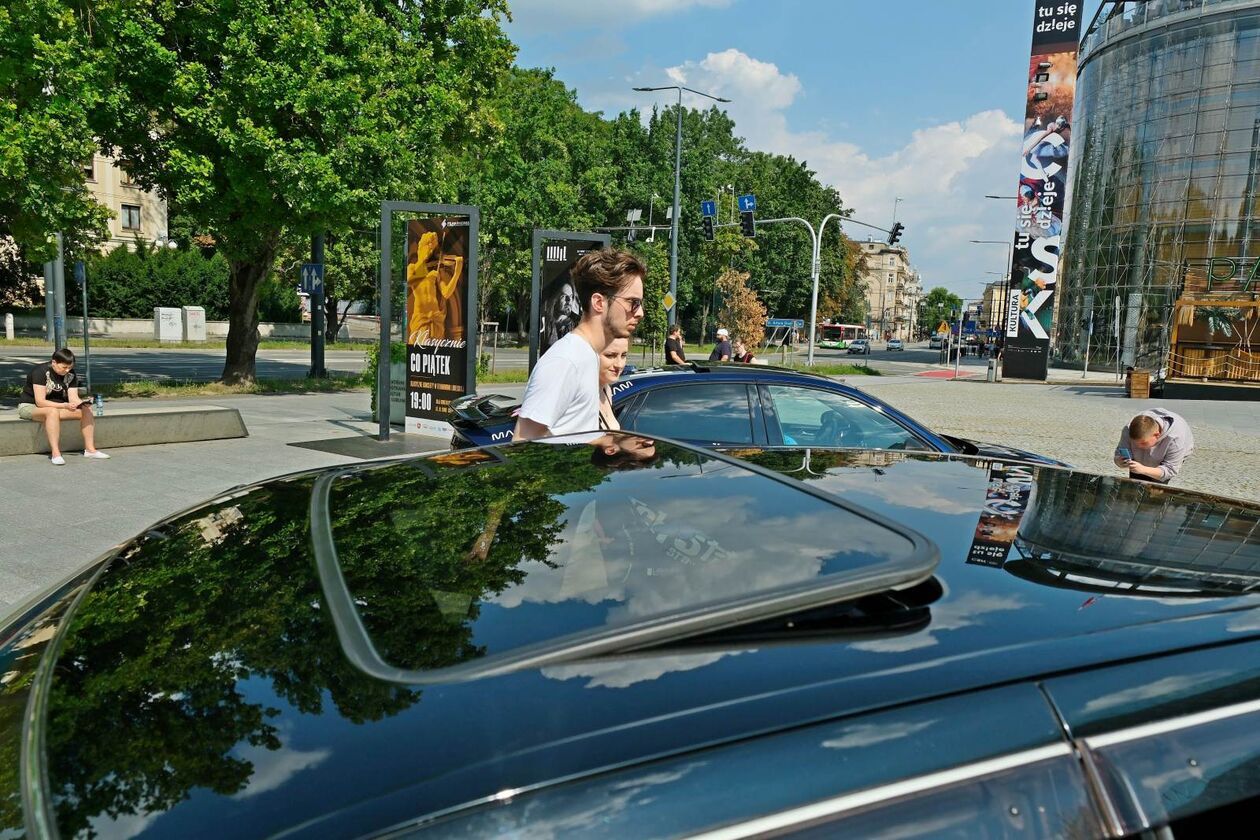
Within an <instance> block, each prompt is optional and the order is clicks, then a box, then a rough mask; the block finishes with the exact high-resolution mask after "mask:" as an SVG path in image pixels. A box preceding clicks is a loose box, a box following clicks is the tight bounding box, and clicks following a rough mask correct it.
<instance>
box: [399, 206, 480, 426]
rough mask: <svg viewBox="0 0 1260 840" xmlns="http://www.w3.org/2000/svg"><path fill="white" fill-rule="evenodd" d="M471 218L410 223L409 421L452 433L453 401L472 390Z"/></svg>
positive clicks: (434, 218)
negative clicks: (451, 415)
mask: <svg viewBox="0 0 1260 840" xmlns="http://www.w3.org/2000/svg"><path fill="white" fill-rule="evenodd" d="M469 257H470V248H469V219H468V218H467V217H465V216H441V217H432V218H427V219H412V220H410V221H409V222H408V223H407V310H406V311H407V320H406V329H407V422H406V429H407V431H409V432H418V433H421V434H437V435H442V434H449V431H450V426H449V425H448V424H447V422H446V421H447V418H448V417H449V416H450V413H451V410H450V406H451V401H452V400H454V399H456V398H458V397H461V396H463V395H464V394H465V393H468V390H469V383H468V381H467V367H468V365H467V362H468V341H467V339H468V336H469V334H470V332H471V331H470V330H469V328H468V318H469V317H470V312H471V311H472V307H471V306H470V305H469V303H470V302H469V300H468V269H469Z"/></svg>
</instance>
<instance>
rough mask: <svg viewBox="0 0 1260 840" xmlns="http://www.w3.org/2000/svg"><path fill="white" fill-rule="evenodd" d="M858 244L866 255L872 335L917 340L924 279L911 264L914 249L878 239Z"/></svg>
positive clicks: (865, 279)
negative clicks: (911, 250) (888, 243)
mask: <svg viewBox="0 0 1260 840" xmlns="http://www.w3.org/2000/svg"><path fill="white" fill-rule="evenodd" d="M858 245H859V247H860V248H861V249H862V255H863V256H864V257H865V258H866V268H865V270H864V271H863V273H862V274H861V279H862V281H863V283H864V284H865V286H866V311H867V317H868V319H869V322H870V332H871V335H872V337H874V338H876V339H884V338H900V339H903V340H905V341H910V340H913V339H914V338H915V336H916V335H917V333H918V326H919V325H918V311H919V300H920V299H921V298H922V297H923V280H922V277H921V276H920V274H919V272H918V271H916V270H915V269H914V268H913V267H912V266H911V265H910V252H909V251H907V250H906V249H905V248H903V247H902V246H900V245H887V244H885V243H883V242H876V241H874V240H867V241H866V242H859V243H858Z"/></svg>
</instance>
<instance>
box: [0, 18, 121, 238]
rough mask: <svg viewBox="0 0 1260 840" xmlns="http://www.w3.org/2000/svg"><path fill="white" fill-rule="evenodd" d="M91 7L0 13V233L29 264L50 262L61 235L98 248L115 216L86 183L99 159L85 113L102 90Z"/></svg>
mask: <svg viewBox="0 0 1260 840" xmlns="http://www.w3.org/2000/svg"><path fill="white" fill-rule="evenodd" d="M93 5H94V4H93ZM90 8H91V5H88V4H84V5H79V4H70V3H67V2H64V0H6V2H5V3H4V4H2V5H0V235H7V236H12V237H13V238H14V240H16V242H17V243H18V245H19V246H21V247H22V249H23V250H24V251H25V252H26V258H27V259H29V260H31V261H32V262H43V261H45V260H48V259H50V258H51V257H52V256H53V255H54V253H55V251H56V248H55V245H54V243H53V236H54V235H55V234H56V233H57V232H58V231H61V232H62V233H64V234H65V238H66V242H67V244H68V245H69V246H70V247H71V248H75V247H77V246H80V245H83V244H87V243H90V242H94V241H97V240H99V239H100V238H102V237H103V236H104V234H105V222H106V221H107V220H108V218H109V215H110V214H109V211H108V210H106V209H105V208H104V207H102V206H101V205H99V204H97V203H96V202H95V201H94V200H92V197H91V195H90V194H89V193H88V191H87V188H86V186H85V185H84V182H83V169H82V165H83V163H84V161H86V160H89V159H90V158H91V156H92V153H93V152H94V151H95V143H93V140H92V135H93V132H92V129H91V127H90V125H89V122H88V114H89V111H90V110H91V109H92V108H93V107H94V105H95V104H96V102H97V101H98V97H99V95H100V92H101V89H102V82H101V76H100V73H99V67H98V66H97V65H96V64H95V63H94V62H93V60H92V57H91V52H90V50H88V49H87V48H86V37H85V35H84V29H83V27H82V20H81V15H84V14H87V13H88V12H87V10H88V9H90Z"/></svg>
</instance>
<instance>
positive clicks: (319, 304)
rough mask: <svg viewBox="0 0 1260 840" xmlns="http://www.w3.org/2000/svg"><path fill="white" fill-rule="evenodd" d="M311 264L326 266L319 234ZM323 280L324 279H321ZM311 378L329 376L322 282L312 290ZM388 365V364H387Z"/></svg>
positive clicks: (312, 249)
mask: <svg viewBox="0 0 1260 840" xmlns="http://www.w3.org/2000/svg"><path fill="white" fill-rule="evenodd" d="M311 262H312V263H314V264H315V265H318V266H320V268H321V270H322V268H323V265H324V234H322V233H317V234H315V235H314V236H312V237H311ZM321 280H322V278H321ZM310 301H311V377H312V378H314V379H323V378H324V377H326V376H327V375H328V372H327V371H326V370H324V284H323V282H320V283H319V284H318V285H316V286H314V287H312V289H311V296H310ZM386 364H388V362H386Z"/></svg>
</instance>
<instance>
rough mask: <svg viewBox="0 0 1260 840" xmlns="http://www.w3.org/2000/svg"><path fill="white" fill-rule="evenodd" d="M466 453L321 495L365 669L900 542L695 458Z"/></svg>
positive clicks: (633, 611) (440, 658)
mask: <svg viewBox="0 0 1260 840" xmlns="http://www.w3.org/2000/svg"><path fill="white" fill-rule="evenodd" d="M605 440H615V443H614V444H612V445H605V444H601V443H600V442H596V444H595V445H564V446H557V445H542V444H525V445H519V446H512V447H505V448H502V449H487V450H465V451H462V452H458V453H452V454H446V455H441V456H437V457H432V458H424V459H419V460H416V461H409V462H405V463H399V464H394V465H389V466H386V467H383V468H373V469H366V470H361V471H357V472H354V473H349V474H346V475H343V476H342V477H340V478H339V479H338V480H337V481H336V482H335V483H334V484H333V485H332V487H331V492H330V493H329V496H328V514H329V516H330V517H331V531H332V536H333V541H334V543H335V547H336V555H337V559H338V562H339V564H340V568H341V571H342V574H343V576H344V578H345V585H346V589H347V590H348V593H349V594H350V596H352V598H353V601H354V604H355V606H356V608H357V611H358V613H359V616H360V617H361V619H362V622H363V625H364V627H365V629H366V631H367V635H368V637H369V638H370V639H371V641H372V643H373V644H374V646H375V648H376V650H377V652H378V653H379V654H380V656H381V658H382V659H384V660H385V662H387V663H388V664H390V665H393V666H395V667H398V668H404V669H408V670H431V669H439V668H447V667H452V666H456V665H461V664H465V663H468V662H471V661H473V660H476V659H479V658H483V657H492V656H495V655H498V654H503V653H505V652H508V651H512V650H514V649H518V648H520V647H522V646H526V645H532V644H537V643H541V642H548V641H551V640H555V639H558V638H560V637H565V636H569V635H571V634H581V633H583V632H584V631H590V630H595V629H606V628H609V627H616V626H618V625H623V624H633V623H636V622H642V621H643V620H645V619H651V618H653V617H655V616H666V615H672V614H677V613H680V612H686V611H688V610H693V609H694V608H696V607H698V606H701V605H705V604H711V603H713V602H718V601H729V600H731V599H738V598H741V597H747V596H750V595H756V594H757V593H761V592H771V591H774V590H777V589H781V588H782V587H785V586H792V585H800V584H811V585H812V582H817V581H822V580H825V579H826V578H827V576H829V575H835V574H836V573H838V572H842V571H849V570H853V569H855V568H859V567H864V566H872V565H876V564H880V563H883V562H886V561H893V560H899V559H904V558H906V557H907V556H909V555H911V554H912V553H914V552H915V550H916V542H915V541H913V540H912V539H911V538H910V537H908V536H907V535H906V534H904V533H902V532H900V531H898V530H895V529H893V528H891V527H889V526H886V525H884V524H881V522H880V521H878V520H877V519H874V518H869V517H868V516H866V515H864V514H863V513H861V512H860V511H854V510H849V509H847V508H845V507H841V506H838V504H837V503H836V502H833V501H828V500H826V499H824V498H820V497H818V496H815V495H811V494H810V493H808V492H803V491H802V490H801V489H799V487H798V486H795V485H794V483H786V482H782V481H780V480H776V479H774V478H768V477H766V476H764V475H762V474H759V473H757V472H754V471H753V470H751V469H749V468H748V467H747V466H744V465H740V464H736V463H731V462H728V461H726V460H723V459H720V458H718V457H716V456H713V455H710V454H701V453H697V452H695V451H693V450H689V449H682V448H678V447H675V446H672V445H667V444H664V443H663V442H652V441H647V440H645V439H643V438H637V437H633V436H621V437H618V438H615V439H613V438H606V439H605Z"/></svg>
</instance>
